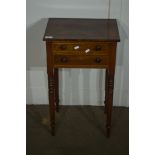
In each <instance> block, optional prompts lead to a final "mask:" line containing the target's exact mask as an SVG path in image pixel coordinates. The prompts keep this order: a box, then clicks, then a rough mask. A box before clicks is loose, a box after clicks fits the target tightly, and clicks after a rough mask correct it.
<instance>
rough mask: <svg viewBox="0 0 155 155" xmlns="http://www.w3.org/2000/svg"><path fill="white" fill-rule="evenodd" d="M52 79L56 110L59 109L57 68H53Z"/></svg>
mask: <svg viewBox="0 0 155 155" xmlns="http://www.w3.org/2000/svg"><path fill="white" fill-rule="evenodd" d="M54 80H55V103H56V111H57V112H58V111H59V73H58V68H55V69H54Z"/></svg>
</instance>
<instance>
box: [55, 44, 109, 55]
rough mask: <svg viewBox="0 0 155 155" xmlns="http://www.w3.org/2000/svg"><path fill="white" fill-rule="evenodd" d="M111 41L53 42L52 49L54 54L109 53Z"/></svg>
mask: <svg viewBox="0 0 155 155" xmlns="http://www.w3.org/2000/svg"><path fill="white" fill-rule="evenodd" d="M111 44H112V43H109V42H85V41H83V42H77V41H74V42H69V41H68V42H67V41H64V42H60V41H59V42H53V44H52V50H53V53H54V54H66V55H68V54H69V55H72V54H73V55H107V54H108V52H109V51H110V48H111Z"/></svg>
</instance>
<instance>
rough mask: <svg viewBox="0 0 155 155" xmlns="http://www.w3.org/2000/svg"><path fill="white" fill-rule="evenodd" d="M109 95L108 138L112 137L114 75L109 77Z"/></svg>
mask: <svg viewBox="0 0 155 155" xmlns="http://www.w3.org/2000/svg"><path fill="white" fill-rule="evenodd" d="M107 83H108V95H107V111H106V112H107V124H106V128H107V137H109V136H110V129H111V115H112V105H113V88H114V75H110V76H109V77H108V82H107Z"/></svg>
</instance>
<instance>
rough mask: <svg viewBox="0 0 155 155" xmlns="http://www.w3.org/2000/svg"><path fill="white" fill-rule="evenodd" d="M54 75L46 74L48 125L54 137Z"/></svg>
mask: <svg viewBox="0 0 155 155" xmlns="http://www.w3.org/2000/svg"><path fill="white" fill-rule="evenodd" d="M54 84H55V82H54V74H53V71H52V72H51V74H48V92H49V113H50V125H51V133H52V135H53V136H54V135H55V104H54V100H55V99H54Z"/></svg>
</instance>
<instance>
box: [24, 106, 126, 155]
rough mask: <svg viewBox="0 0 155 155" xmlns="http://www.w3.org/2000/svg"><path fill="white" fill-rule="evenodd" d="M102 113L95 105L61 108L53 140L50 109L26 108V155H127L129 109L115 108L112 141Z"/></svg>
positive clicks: (57, 116)
mask: <svg viewBox="0 0 155 155" xmlns="http://www.w3.org/2000/svg"><path fill="white" fill-rule="evenodd" d="M103 110H104V109H103V107H95V106H61V107H60V112H59V113H56V136H54V137H53V136H51V134H50V129H49V119H48V118H49V116H48V106H47V105H35V106H34V105H29V106H27V120H26V122H27V155H128V154H129V109H128V108H113V116H112V131H111V137H110V138H109V139H107V138H106V135H105V134H106V130H105V119H106V118H105V115H104V111H103Z"/></svg>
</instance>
